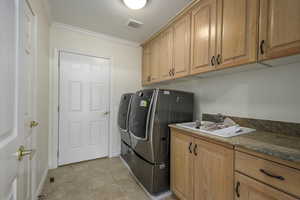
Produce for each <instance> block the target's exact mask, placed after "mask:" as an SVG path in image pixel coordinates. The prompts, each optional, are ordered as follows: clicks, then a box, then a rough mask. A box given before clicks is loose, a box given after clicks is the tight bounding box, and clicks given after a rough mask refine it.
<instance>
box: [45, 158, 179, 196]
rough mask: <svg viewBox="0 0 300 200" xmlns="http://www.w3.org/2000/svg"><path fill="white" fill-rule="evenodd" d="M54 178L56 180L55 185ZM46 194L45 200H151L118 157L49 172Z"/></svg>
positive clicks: (68, 166)
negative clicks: (52, 180)
mask: <svg viewBox="0 0 300 200" xmlns="http://www.w3.org/2000/svg"><path fill="white" fill-rule="evenodd" d="M51 177H54V182H52V183H50V178H51ZM42 194H43V195H45V198H44V199H45V200H148V199H150V198H149V197H148V196H147V195H146V193H145V192H144V191H143V190H142V188H141V187H140V186H139V185H138V184H137V183H136V182H135V180H134V179H133V177H132V176H131V175H130V173H129V171H128V169H127V168H126V167H125V165H124V164H123V162H122V161H121V159H120V158H118V157H116V158H103V159H97V160H91V161H87V162H81V163H76V164H72V165H66V166H63V167H59V168H57V169H54V170H49V173H48V177H47V180H46V183H45V185H44V188H43V191H42ZM175 199H176V198H175V197H168V198H166V200H175Z"/></svg>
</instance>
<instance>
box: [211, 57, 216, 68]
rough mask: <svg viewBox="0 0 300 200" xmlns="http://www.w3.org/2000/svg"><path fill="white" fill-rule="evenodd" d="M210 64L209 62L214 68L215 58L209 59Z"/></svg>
mask: <svg viewBox="0 0 300 200" xmlns="http://www.w3.org/2000/svg"><path fill="white" fill-rule="evenodd" d="M210 62H211V66H214V65H215V62H216V58H215V56H213V57H212V58H211V60H210Z"/></svg>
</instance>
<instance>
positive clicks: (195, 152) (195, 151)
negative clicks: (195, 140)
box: [194, 144, 198, 156]
mask: <svg viewBox="0 0 300 200" xmlns="http://www.w3.org/2000/svg"><path fill="white" fill-rule="evenodd" d="M197 148H198V145H197V144H195V146H194V155H195V156H197V155H198V153H197Z"/></svg>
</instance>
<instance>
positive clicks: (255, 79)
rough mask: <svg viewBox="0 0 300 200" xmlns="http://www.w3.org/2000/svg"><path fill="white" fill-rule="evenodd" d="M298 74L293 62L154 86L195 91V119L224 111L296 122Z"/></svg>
mask: <svg viewBox="0 0 300 200" xmlns="http://www.w3.org/2000/svg"><path fill="white" fill-rule="evenodd" d="M299 75H300V63H295V64H290V65H284V66H277V67H273V68H268V67H265V68H263V69H260V70H253V71H248V72H239V73H232V74H230V75H218V76H214V77H206V78H188V80H181V81H175V82H170V83H169V84H159V85H157V86H158V87H163V88H173V89H180V90H187V91H191V92H194V93H195V100H196V101H195V118H197V119H199V117H200V113H223V114H228V115H233V116H240V117H250V118H258V119H267V120H279V121H287V122H298V123H299V122H300V92H299V87H300V78H299Z"/></svg>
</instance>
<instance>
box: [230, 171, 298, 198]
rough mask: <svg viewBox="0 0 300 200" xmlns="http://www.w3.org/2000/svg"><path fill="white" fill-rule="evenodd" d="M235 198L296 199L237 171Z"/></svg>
mask: <svg viewBox="0 0 300 200" xmlns="http://www.w3.org/2000/svg"><path fill="white" fill-rule="evenodd" d="M235 199H236V200H296V198H294V197H292V196H289V195H287V194H285V193H283V192H281V191H279V190H276V189H274V188H272V187H270V186H268V185H265V184H263V183H260V182H258V181H256V180H255V179H252V178H249V177H247V176H245V175H242V174H240V173H238V172H236V173H235Z"/></svg>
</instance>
